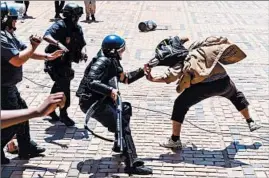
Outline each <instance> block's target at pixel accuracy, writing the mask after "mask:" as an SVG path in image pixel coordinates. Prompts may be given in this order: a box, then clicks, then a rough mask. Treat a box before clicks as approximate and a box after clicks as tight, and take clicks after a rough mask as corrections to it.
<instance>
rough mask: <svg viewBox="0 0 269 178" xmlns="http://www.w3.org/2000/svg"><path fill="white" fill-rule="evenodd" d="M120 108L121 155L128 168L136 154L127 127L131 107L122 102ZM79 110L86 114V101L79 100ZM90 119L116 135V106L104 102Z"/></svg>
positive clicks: (128, 127) (87, 106)
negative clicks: (122, 141) (122, 143)
mask: <svg viewBox="0 0 269 178" xmlns="http://www.w3.org/2000/svg"><path fill="white" fill-rule="evenodd" d="M122 107H123V108H122V122H123V123H122V130H123V134H122V135H123V140H124V147H123V155H124V156H125V158H126V160H125V164H126V166H127V167H128V166H130V164H131V162H133V161H134V159H135V158H137V153H136V148H135V145H134V141H133V137H132V134H131V129H130V125H129V123H130V119H131V116H132V106H131V104H130V103H128V102H123V103H122ZM80 108H81V110H82V111H83V112H84V113H86V112H87V110H88V109H89V108H90V105H89V103H87V100H83V99H80ZM92 117H93V118H95V119H96V120H97V121H98V122H100V123H101V124H102V125H103V126H104V127H106V128H107V129H108V131H110V132H112V133H116V131H117V110H116V106H115V105H114V104H113V103H112V102H110V101H108V102H107V101H106V100H105V101H104V102H103V104H102V105H101V106H100V107H99V108H98V109H97V110H96V111H95V113H94V114H93V116H92Z"/></svg>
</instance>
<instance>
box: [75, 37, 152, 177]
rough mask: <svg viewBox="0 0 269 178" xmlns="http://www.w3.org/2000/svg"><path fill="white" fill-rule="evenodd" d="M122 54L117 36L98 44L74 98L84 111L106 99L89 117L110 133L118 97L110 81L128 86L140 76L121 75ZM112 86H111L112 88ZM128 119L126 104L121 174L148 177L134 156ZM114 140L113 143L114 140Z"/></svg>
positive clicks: (141, 72)
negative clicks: (94, 55) (96, 52)
mask: <svg viewBox="0 0 269 178" xmlns="http://www.w3.org/2000/svg"><path fill="white" fill-rule="evenodd" d="M124 51H125V40H124V39H122V38H121V37H119V36H117V35H108V36H107V37H105V38H104V40H103V42H102V49H101V50H100V51H99V52H98V54H97V56H96V57H94V58H93V60H92V61H91V63H90V64H89V65H88V66H87V68H86V70H85V73H84V77H83V79H82V81H81V83H80V86H79V88H78V91H77V93H76V95H77V96H78V97H79V98H80V99H79V104H80V108H81V110H82V111H83V112H84V113H86V112H87V110H88V109H89V108H90V107H91V106H92V105H93V103H95V102H96V101H97V100H100V99H101V98H104V97H106V98H105V99H104V100H103V102H102V103H101V105H100V106H99V107H98V109H96V111H95V112H94V113H93V115H92V117H93V118H95V119H96V120H97V121H99V122H100V123H101V124H102V125H103V126H105V127H107V128H108V130H109V131H110V132H113V133H115V132H116V123H117V111H116V109H117V108H116V107H117V106H116V105H115V101H116V99H117V96H118V91H117V89H115V88H113V87H112V85H114V84H113V83H111V79H112V78H114V77H115V76H116V77H117V78H118V81H120V82H122V83H125V84H130V83H132V82H134V81H136V80H138V79H140V78H141V77H143V76H144V70H143V69H142V68H139V69H137V70H135V71H132V72H128V73H125V72H124V71H123V68H122V66H121V64H120V60H121V58H122V55H123V52H124ZM114 86H115V85H114ZM131 116H132V106H131V104H130V103H128V102H123V103H122V119H123V121H122V123H123V139H124V143H125V144H124V149H123V155H124V156H125V157H126V159H125V165H126V167H125V169H124V170H125V172H126V173H129V174H145V175H147V174H152V170H151V169H150V168H148V167H146V166H144V162H143V161H142V160H140V159H138V158H137V153H136V149H135V145H134V142H133V138H132V135H131V129H130V127H129V122H130V119H131ZM116 140H117V139H116ZM112 150H113V151H115V152H119V150H120V148H118V146H117V142H116V141H115V142H114V147H113V149H112Z"/></svg>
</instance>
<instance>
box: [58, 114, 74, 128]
mask: <svg viewBox="0 0 269 178" xmlns="http://www.w3.org/2000/svg"><path fill="white" fill-rule="evenodd" d="M60 121H61V122H62V123H64V124H65V125H66V126H67V127H70V126H74V125H75V122H74V121H73V120H72V119H70V117H68V114H67V113H66V112H61V114H60Z"/></svg>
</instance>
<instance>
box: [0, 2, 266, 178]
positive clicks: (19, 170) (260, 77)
mask: <svg viewBox="0 0 269 178" xmlns="http://www.w3.org/2000/svg"><path fill="white" fill-rule="evenodd" d="M77 3H79V4H80V5H82V6H83V7H84V3H83V2H82V1H77ZM52 6H54V4H53V2H51V1H31V3H30V6H29V10H28V14H29V15H31V16H33V17H34V18H35V19H26V20H25V21H24V23H21V22H20V21H18V23H17V25H18V29H17V31H16V34H17V36H18V37H19V38H20V39H21V40H22V41H23V42H25V43H26V44H29V41H28V38H29V36H30V35H31V34H32V33H33V34H35V33H37V34H39V35H43V34H44V31H45V29H47V28H48V27H49V26H50V25H51V24H52V22H50V19H51V18H52V17H53V16H54V13H55V12H54V7H53V8H51V7H52ZM209 8H210V11H209V10H208V9H209ZM115 9H116V10H115ZM268 10H269V4H268V2H265V1H264V2H262V1H248V2H247V1H246V2H244V3H242V2H236V1H227V2H224V1H223V2H220V1H203V2H199V1H171V2H169V3H167V2H165V1H121V3H118V2H115V1H97V12H96V19H97V20H100V22H99V23H91V24H87V23H84V22H80V24H81V25H82V28H83V30H84V36H85V38H86V41H87V47H86V48H87V53H88V56H89V59H91V58H92V57H93V56H94V55H95V54H96V52H97V51H98V50H99V47H100V44H101V41H102V39H103V38H104V36H105V35H107V34H111V33H116V34H119V35H122V36H123V37H124V38H125V39H126V43H127V48H128V53H129V54H128V55H129V57H128V60H127V59H126V60H122V65H123V67H124V68H125V69H126V70H128V71H131V70H133V69H136V68H138V67H141V66H143V64H144V63H146V62H147V61H148V59H150V58H151V57H152V56H153V54H154V49H155V47H156V45H157V44H158V43H159V42H160V40H162V39H164V38H166V37H169V36H173V35H180V36H189V37H190V39H191V41H193V40H196V39H204V38H205V37H208V36H210V35H219V36H225V37H228V38H229V39H230V40H231V41H233V42H235V43H236V44H237V45H238V46H239V47H240V48H241V49H243V50H244V52H245V53H246V54H247V58H246V59H245V60H243V61H240V62H239V63H236V64H233V65H225V66H224V67H225V69H226V70H227V72H228V73H229V75H230V77H231V78H232V79H233V81H234V82H235V84H236V86H237V87H238V89H239V90H240V91H242V92H243V93H244V95H245V96H246V97H247V99H248V101H249V103H250V108H249V109H250V111H251V115H252V117H253V118H254V119H255V120H256V121H258V122H259V123H261V124H262V125H267V126H268V128H269V117H268V116H269V102H268V101H269V96H268V92H269V89H268V74H269V70H268V64H269V62H268V58H269V56H268V51H269V48H268V46H269V42H268V38H269V34H268V30H269V29H268V21H269V15H268ZM156 12H158V13H156ZM123 14H124V15H123ZM173 17H176V18H173ZM84 19H85V14H83V16H82V20H84ZM148 19H152V20H154V21H156V23H157V25H158V27H159V28H165V27H167V28H168V30H156V31H153V32H148V33H141V32H139V31H138V28H137V25H138V23H139V22H141V21H144V20H148ZM46 45H47V43H46V42H42V44H41V45H40V46H39V47H38V49H37V51H44V48H45V47H46ZM188 45H190V43H186V46H188ZM89 62H90V60H89V61H88V62H87V63H86V64H85V63H81V64H74V65H73V67H74V69H75V71H76V75H75V78H74V80H73V81H72V82H71V89H72V91H76V90H77V87H78V85H79V83H80V81H81V78H82V76H83V73H84V70H85V67H86V66H87V64H88V63H89ZM43 67H44V63H43V62H40V61H36V60H29V61H27V63H25V64H24V67H23V70H24V76H26V77H28V78H30V79H32V80H34V81H35V82H38V83H40V84H42V85H47V86H52V84H53V82H52V81H51V80H50V77H49V76H48V75H47V74H45V73H44V71H43ZM164 69H165V68H164V67H160V68H154V69H153V74H154V75H155V74H156V75H157V74H159V73H162V72H163V71H164ZM18 88H19V91H20V92H21V95H22V97H23V98H24V99H25V100H26V102H27V104H28V106H29V107H36V106H38V105H39V104H41V103H42V100H43V99H45V98H46V96H47V95H48V94H49V92H50V88H45V87H40V86H37V85H35V84H33V83H31V82H30V81H28V80H26V79H23V81H22V82H21V83H20V84H18ZM120 88H121V93H122V97H123V100H127V101H129V102H131V103H132V105H133V106H139V107H145V108H150V109H154V110H160V111H162V112H165V113H169V114H170V113H171V112H172V108H173V103H174V100H175V98H176V97H177V96H178V94H177V93H176V91H175V85H174V84H170V85H166V84H157V83H148V82H147V80H146V79H141V80H139V81H137V82H136V84H131V85H120ZM71 98H72V101H71V106H70V108H69V110H68V112H69V115H70V117H72V118H74V120H75V121H76V126H75V127H72V128H66V127H65V126H64V124H63V123H60V122H57V123H56V124H51V123H49V122H48V121H46V120H43V118H37V119H32V120H30V127H31V136H32V138H33V139H34V140H36V141H37V142H38V144H40V145H42V146H44V147H46V148H47V151H46V152H45V154H44V155H45V157H38V158H32V159H30V160H29V162H28V163H26V162H25V161H20V160H18V159H16V156H17V155H11V154H8V153H7V154H6V155H7V157H9V158H11V159H12V160H11V164H9V165H3V166H1V177H3V178H5V177H12V176H13V177H16V176H17V177H19V176H21V177H27V178H28V177H29V178H35V177H55V178H65V177H79V178H84V177H102V178H104V177H121V178H122V177H128V175H127V174H124V173H123V167H124V166H123V165H122V164H120V163H119V160H116V158H114V157H113V158H111V155H112V154H114V153H112V151H111V147H112V144H111V143H107V142H104V141H102V140H100V139H98V138H95V137H93V136H92V135H91V134H87V133H85V131H84V128H83V127H84V125H83V124H84V116H85V115H84V113H82V112H81V111H80V108H79V106H78V98H77V97H76V96H75V92H72V93H71ZM186 119H187V120H189V121H191V122H193V123H194V124H197V125H198V126H200V127H202V128H205V129H208V130H211V131H217V132H222V133H223V134H222V135H217V134H213V133H208V132H204V131H201V130H199V129H197V128H195V127H194V126H192V125H190V124H189V123H188V122H184V125H183V129H182V135H181V138H182V141H183V142H187V141H189V142H188V143H187V147H186V148H183V150H182V151H180V152H178V153H177V154H174V153H172V152H171V150H168V149H164V148H160V147H159V142H161V141H163V140H164V139H166V138H167V137H169V136H170V134H171V128H172V126H171V121H170V117H169V116H166V115H162V114H159V113H152V112H148V111H144V110H142V109H137V108H133V117H132V120H131V123H130V124H131V127H132V135H133V137H134V140H135V143H136V147H137V152H138V155H139V156H140V157H141V158H142V159H144V160H145V164H146V165H149V166H151V167H153V170H154V174H153V175H150V176H133V177H161V178H166V177H167V178H168V177H169V178H172V177H176V178H178V177H202V176H207V177H233V176H234V177H236V176H237V177H258V178H260V177H269V171H268V170H269V162H268V160H269V155H268V152H269V143H268V142H266V141H265V140H262V139H259V138H255V137H246V136H238V135H235V134H236V133H242V134H245V135H253V136H259V137H263V138H266V139H269V137H268V129H267V127H266V128H262V129H260V130H258V131H255V132H253V133H250V132H249V130H248V128H247V125H246V123H245V121H244V120H243V119H242V116H241V115H240V113H238V111H237V110H236V108H235V107H234V106H233V105H232V104H231V102H230V101H229V100H227V99H225V98H221V97H213V98H210V99H207V100H204V101H202V102H200V103H198V104H196V105H195V106H193V107H191V108H190V110H189V112H188V113H187V115H186ZM89 127H90V128H91V129H93V130H94V131H95V132H96V133H98V134H101V135H103V136H105V137H109V138H113V137H114V136H113V134H111V133H109V132H108V131H107V129H105V128H104V127H103V126H102V125H101V124H100V123H97V122H96V121H95V120H93V119H92V120H91V122H90V123H89ZM234 141H238V143H234ZM254 143H255V144H254ZM260 144H261V145H260ZM80 164H82V167H81V169H78V168H77V167H78V165H80ZM111 172H113V173H111Z"/></svg>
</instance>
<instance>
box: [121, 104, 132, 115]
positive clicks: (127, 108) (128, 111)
mask: <svg viewBox="0 0 269 178" xmlns="http://www.w3.org/2000/svg"><path fill="white" fill-rule="evenodd" d="M122 115H123V116H132V105H131V103H129V102H122Z"/></svg>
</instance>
